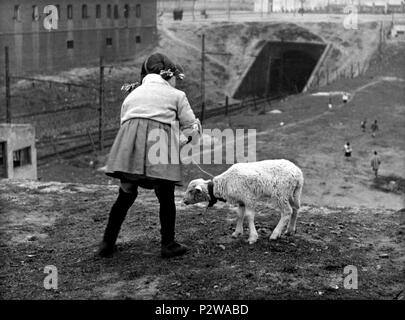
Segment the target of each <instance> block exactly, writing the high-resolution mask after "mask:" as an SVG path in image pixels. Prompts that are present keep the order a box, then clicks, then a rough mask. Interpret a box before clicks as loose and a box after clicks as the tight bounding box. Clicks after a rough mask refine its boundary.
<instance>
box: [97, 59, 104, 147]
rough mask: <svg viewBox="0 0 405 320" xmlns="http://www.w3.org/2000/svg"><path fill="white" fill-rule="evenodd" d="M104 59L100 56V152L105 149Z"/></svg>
mask: <svg viewBox="0 0 405 320" xmlns="http://www.w3.org/2000/svg"><path fill="white" fill-rule="evenodd" d="M103 63H104V59H103V57H102V56H100V83H99V90H98V94H99V97H98V103H99V121H98V142H99V147H100V151H103V149H104V65H103Z"/></svg>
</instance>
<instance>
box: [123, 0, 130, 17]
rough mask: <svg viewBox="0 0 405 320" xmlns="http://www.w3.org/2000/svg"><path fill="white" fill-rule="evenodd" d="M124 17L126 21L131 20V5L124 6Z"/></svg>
mask: <svg viewBox="0 0 405 320" xmlns="http://www.w3.org/2000/svg"><path fill="white" fill-rule="evenodd" d="M124 17H125V19H128V18H129V5H128V4H126V5H125V6H124Z"/></svg>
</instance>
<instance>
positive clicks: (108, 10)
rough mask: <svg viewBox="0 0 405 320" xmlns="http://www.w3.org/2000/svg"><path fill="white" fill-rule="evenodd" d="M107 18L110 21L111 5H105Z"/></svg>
mask: <svg viewBox="0 0 405 320" xmlns="http://www.w3.org/2000/svg"><path fill="white" fill-rule="evenodd" d="M107 18H109V19H111V4H108V5H107Z"/></svg>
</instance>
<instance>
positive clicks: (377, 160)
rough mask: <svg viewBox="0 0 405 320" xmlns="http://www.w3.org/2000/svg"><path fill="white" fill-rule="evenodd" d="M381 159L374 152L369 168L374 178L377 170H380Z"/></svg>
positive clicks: (376, 175)
mask: <svg viewBox="0 0 405 320" xmlns="http://www.w3.org/2000/svg"><path fill="white" fill-rule="evenodd" d="M380 164H381V159H380V157H379V156H378V154H377V151H374V155H373V157H372V158H371V168H372V169H373V171H374V174H375V177H376V178H377V177H378V169H379V168H380Z"/></svg>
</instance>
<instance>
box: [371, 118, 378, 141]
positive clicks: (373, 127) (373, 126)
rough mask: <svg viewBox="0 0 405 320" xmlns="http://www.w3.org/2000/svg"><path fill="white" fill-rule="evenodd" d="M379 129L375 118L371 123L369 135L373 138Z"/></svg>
mask: <svg viewBox="0 0 405 320" xmlns="http://www.w3.org/2000/svg"><path fill="white" fill-rule="evenodd" d="M378 130H379V128H378V124H377V120H374V123H373V124H371V136H372V137H373V138H375V135H376V132H377V131H378Z"/></svg>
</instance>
